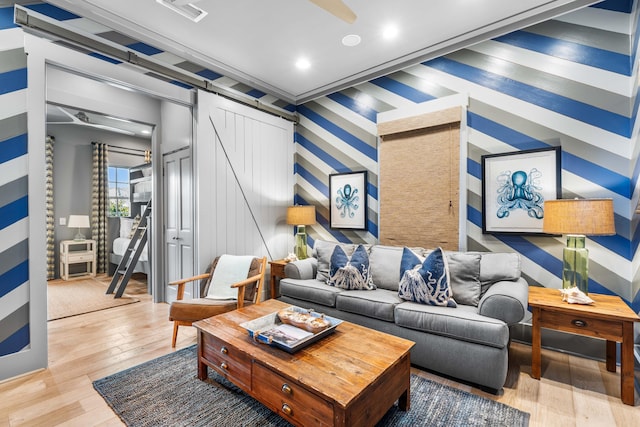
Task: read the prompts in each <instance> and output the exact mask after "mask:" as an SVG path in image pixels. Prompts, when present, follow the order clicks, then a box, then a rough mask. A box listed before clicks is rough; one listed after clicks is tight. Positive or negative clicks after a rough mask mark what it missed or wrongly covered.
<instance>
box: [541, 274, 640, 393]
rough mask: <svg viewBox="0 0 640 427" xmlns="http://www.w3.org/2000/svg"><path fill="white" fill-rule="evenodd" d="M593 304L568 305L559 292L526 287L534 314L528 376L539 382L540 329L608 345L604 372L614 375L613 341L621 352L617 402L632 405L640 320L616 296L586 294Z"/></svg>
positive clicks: (614, 345) (614, 353)
mask: <svg viewBox="0 0 640 427" xmlns="http://www.w3.org/2000/svg"><path fill="white" fill-rule="evenodd" d="M589 298H591V299H593V300H594V301H595V302H594V303H593V304H588V305H581V304H569V303H567V302H563V301H562V296H561V295H560V291H559V290H558V289H549V288H541V287H536V286H530V287H529V305H530V306H531V309H532V313H533V321H532V331H531V336H532V340H531V376H532V377H533V378H535V379H538V380H539V379H540V375H541V372H540V371H541V369H540V356H541V354H540V345H541V334H540V328H549V329H556V330H558V331H563V332H571V333H573V334H581V335H586V336H590V337H595V338H601V339H604V340H606V342H607V344H606V345H607V347H606V350H607V356H606V365H607V371H610V372H616V341H617V342H620V343H622V345H621V351H620V398H621V399H622V402H624V403H626V404H627V405H633V404H634V396H633V388H634V385H633V382H634V373H633V370H634V369H633V365H634V361H633V323H634V322H639V321H640V317H638V315H637V314H636V313H634V312H633V310H632V309H631V308H629V306H628V305H627V304H625V303H624V301H622V299H621V298H620V297H618V296H612V295H599V294H594V293H589Z"/></svg>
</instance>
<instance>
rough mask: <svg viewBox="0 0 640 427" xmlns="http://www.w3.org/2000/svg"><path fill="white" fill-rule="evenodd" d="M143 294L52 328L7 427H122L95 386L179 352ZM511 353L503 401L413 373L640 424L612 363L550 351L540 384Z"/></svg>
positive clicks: (544, 413)
mask: <svg viewBox="0 0 640 427" xmlns="http://www.w3.org/2000/svg"><path fill="white" fill-rule="evenodd" d="M137 296H139V297H140V298H141V300H142V301H141V302H140V303H136V304H130V305H125V306H121V307H116V308H111V309H108V310H103V311H99V312H94V313H88V314H83V315H79V316H74V317H69V318H65V319H60V320H54V321H51V322H49V324H48V326H49V367H48V368H47V369H45V370H41V371H38V372H34V373H31V374H28V375H24V376H21V377H19V378H15V379H12V380H8V381H5V382H3V383H0V426H23V425H26V426H58V425H65V426H121V425H122V422H121V421H120V419H119V418H118V416H117V415H115V414H114V413H113V412H112V410H111V409H110V408H109V406H107V404H106V403H105V402H104V400H103V399H102V397H100V395H99V394H98V393H97V392H96V391H95V390H94V389H93V386H92V382H93V381H94V380H96V379H99V378H102V377H104V376H106V375H110V374H113V373H115V372H118V371H121V370H123V369H126V368H128V367H131V366H134V365H137V364H139V363H142V362H145V361H147V360H151V359H153V358H156V357H158V356H161V355H163V354H167V353H170V352H172V351H174V350H173V349H172V348H171V332H172V324H171V323H170V322H169V321H168V320H167V318H168V311H169V306H168V305H167V304H154V303H153V302H152V301H151V297H150V296H149V295H137ZM195 337H196V334H195V330H194V329H193V328H188V327H184V328H180V332H179V334H178V343H177V346H176V348H177V349H180V348H183V347H186V346H189V345H191V344H194V343H195V342H196V339H195ZM510 350H511V351H510V364H509V374H508V378H507V384H506V385H505V387H504V392H503V393H502V394H501V395H500V396H494V395H491V394H489V393H485V392H483V391H481V390H478V389H476V388H473V387H470V386H468V385H465V384H460V383H457V382H455V381H452V380H448V379H444V378H441V377H439V376H436V375H433V374H431V373H428V372H423V371H420V370H417V369H412V371H413V372H414V373H417V374H419V375H423V376H425V377H427V378H430V379H432V380H435V381H438V382H442V383H445V384H447V385H450V386H453V387H457V388H460V389H463V390H466V391H469V392H471V393H475V394H479V395H482V396H485V397H487V398H490V399H493V400H497V401H500V402H503V403H505V404H507V405H510V406H513V407H516V408H518V409H521V410H523V411H526V412H529V413H530V414H531V423H530V425H531V426H545V427H546V426H562V427H569V426H598V427H599V426H624V427H626V426H629V427H631V426H636V425H638V420H639V419H640V410H639V409H638V402H639V401H640V399H639V398H638V396H636V406H635V407H632V406H628V405H624V404H623V403H622V402H621V401H620V377H619V375H618V374H615V373H611V372H607V370H606V368H605V365H604V363H602V362H597V361H593V360H588V359H583V358H579V357H575V356H569V355H566V354H562V353H558V352H553V351H549V350H543V351H542V379H541V380H540V381H538V380H534V379H532V378H531V376H530V373H531V348H530V347H529V346H527V345H523V344H519V343H512V345H511V349H510ZM195 368H196V367H195V365H194V370H195ZM618 369H619V368H618Z"/></svg>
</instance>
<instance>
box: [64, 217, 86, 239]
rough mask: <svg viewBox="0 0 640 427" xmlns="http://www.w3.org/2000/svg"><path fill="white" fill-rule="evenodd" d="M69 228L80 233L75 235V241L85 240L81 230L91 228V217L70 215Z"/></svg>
mask: <svg viewBox="0 0 640 427" xmlns="http://www.w3.org/2000/svg"><path fill="white" fill-rule="evenodd" d="M67 227H69V228H77V229H78V233H77V234H76V235H75V237H74V238H73V240H78V241H79V240H84V239H85V237H84V234H82V231H80V230H81V229H82V228H89V227H91V225H90V224H89V215H69V222H67Z"/></svg>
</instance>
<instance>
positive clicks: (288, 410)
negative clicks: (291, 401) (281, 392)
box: [282, 403, 293, 415]
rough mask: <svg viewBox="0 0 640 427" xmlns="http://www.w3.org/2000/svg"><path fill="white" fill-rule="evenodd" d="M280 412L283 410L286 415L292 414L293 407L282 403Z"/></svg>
mask: <svg viewBox="0 0 640 427" xmlns="http://www.w3.org/2000/svg"><path fill="white" fill-rule="evenodd" d="M282 412H284V413H285V414H286V415H293V409H291V406H289V405H287V404H286V403H283V404H282Z"/></svg>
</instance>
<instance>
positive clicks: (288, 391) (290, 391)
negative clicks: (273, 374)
mask: <svg viewBox="0 0 640 427" xmlns="http://www.w3.org/2000/svg"><path fill="white" fill-rule="evenodd" d="M282 392H283V393H284V394H288V395H292V394H293V389H292V388H291V387H289V384H282Z"/></svg>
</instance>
